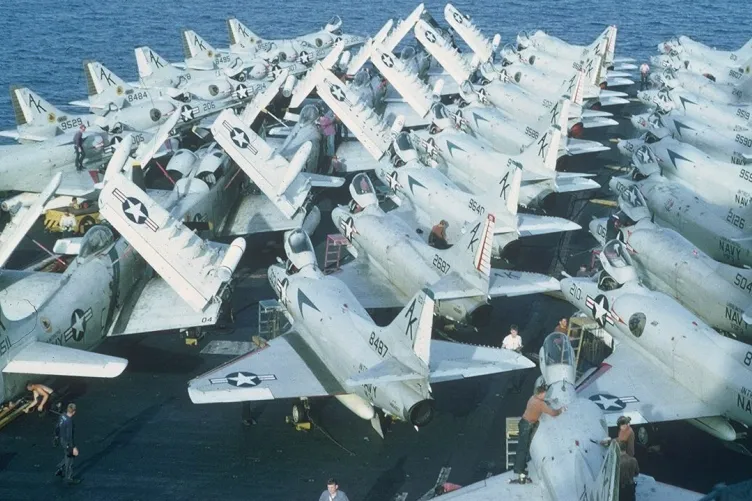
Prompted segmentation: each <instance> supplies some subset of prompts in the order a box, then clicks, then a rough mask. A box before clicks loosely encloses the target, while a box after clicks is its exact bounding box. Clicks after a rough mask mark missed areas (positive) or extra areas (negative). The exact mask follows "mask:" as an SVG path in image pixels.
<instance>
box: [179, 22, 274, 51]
mask: <svg viewBox="0 0 752 501" xmlns="http://www.w3.org/2000/svg"><path fill="white" fill-rule="evenodd" d="M227 31H228V32H229V34H230V45H237V44H240V45H242V46H244V47H248V46H254V45H256V44H257V43H259V42H263V41H264V39H263V38H261V37H260V36H258V35H257V34H255V33H254V32H252V31H251V30H249V29H248V27H247V26H246V25H244V24H243V23H241V22H240V21H238V20H237V19H235V18H234V17H231V18H229V19H228V20H227ZM186 57H187V56H186Z"/></svg>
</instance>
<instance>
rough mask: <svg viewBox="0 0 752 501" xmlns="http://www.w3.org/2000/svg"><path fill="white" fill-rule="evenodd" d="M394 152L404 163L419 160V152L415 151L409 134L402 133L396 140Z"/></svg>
mask: <svg viewBox="0 0 752 501" xmlns="http://www.w3.org/2000/svg"><path fill="white" fill-rule="evenodd" d="M394 152H395V153H396V154H397V156H398V157H399V159H400V160H402V161H403V162H404V163H408V162H410V161H412V160H417V159H418V152H417V151H415V147H414V146H413V143H412V141H411V140H410V134H409V133H407V132H400V133H399V134H398V135H397V137H396V138H395V139H394Z"/></svg>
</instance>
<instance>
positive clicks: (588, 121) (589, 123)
mask: <svg viewBox="0 0 752 501" xmlns="http://www.w3.org/2000/svg"><path fill="white" fill-rule="evenodd" d="M614 125H619V122H617V121H616V120H614V119H613V118H608V117H591V118H583V119H582V126H583V127H584V128H586V129H597V128H598V127H613V126H614Z"/></svg>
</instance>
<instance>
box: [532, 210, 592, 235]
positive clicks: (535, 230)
mask: <svg viewBox="0 0 752 501" xmlns="http://www.w3.org/2000/svg"><path fill="white" fill-rule="evenodd" d="M581 228H582V227H581V226H580V225H579V224H577V223H575V222H573V221H570V220H569V219H564V218H562V217H552V216H538V215H535V214H520V213H517V231H518V232H519V234H520V236H521V237H532V236H534V235H546V234H548V233H559V232H562V231H576V230H579V229H581Z"/></svg>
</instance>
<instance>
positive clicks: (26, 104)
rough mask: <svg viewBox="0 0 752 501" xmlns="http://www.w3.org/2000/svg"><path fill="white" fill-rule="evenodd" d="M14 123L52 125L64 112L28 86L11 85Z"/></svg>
mask: <svg viewBox="0 0 752 501" xmlns="http://www.w3.org/2000/svg"><path fill="white" fill-rule="evenodd" d="M10 99H11V102H12V104H13V113H14V114H15V117H16V125H19V126H20V125H54V124H55V123H56V120H57V117H61V116H64V115H65V114H64V113H63V112H62V111H60V110H59V109H57V108H55V107H54V106H53V105H52V104H50V103H49V102H47V101H46V100H44V99H43V98H41V97H40V96H39V95H38V94H37V93H36V92H34V91H32V90H31V89H29V88H28V87H18V86H11V88H10Z"/></svg>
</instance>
